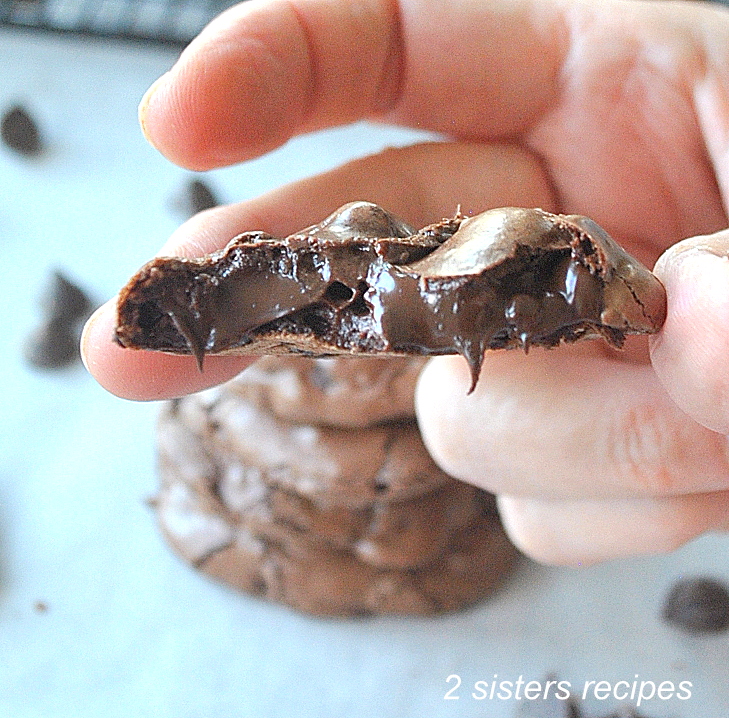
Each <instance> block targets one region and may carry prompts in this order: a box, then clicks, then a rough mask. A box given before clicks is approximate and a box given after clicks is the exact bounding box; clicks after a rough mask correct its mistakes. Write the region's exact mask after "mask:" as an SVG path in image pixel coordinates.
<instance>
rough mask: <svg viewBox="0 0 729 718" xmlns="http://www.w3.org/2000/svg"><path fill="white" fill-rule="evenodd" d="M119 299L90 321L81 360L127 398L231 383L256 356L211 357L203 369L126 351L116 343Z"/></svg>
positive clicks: (190, 361) (191, 362)
mask: <svg viewBox="0 0 729 718" xmlns="http://www.w3.org/2000/svg"><path fill="white" fill-rule="evenodd" d="M115 305H116V300H112V301H111V302H108V303H107V304H105V305H103V306H101V307H99V308H98V309H97V310H96V312H95V313H94V314H93V315H92V316H91V318H90V319H89V320H88V322H87V323H86V326H85V327H84V331H83V335H82V337H81V356H82V358H83V360H84V364H85V366H86V368H87V369H88V371H89V372H90V373H91V374H92V375H93V377H94V378H95V379H96V381H98V382H99V384H101V386H103V387H104V389H106V390H107V391H110V392H111V393H112V394H115V395H116V396H119V397H122V398H124V399H134V400H136V401H150V400H156V399H171V398H174V397H178V396H183V395H185V394H191V393H193V392H196V391H200V390H201V389H207V388H208V387H211V386H216V385H217V384H221V383H222V382H224V381H227V380H228V379H232V378H233V377H234V376H235V375H236V374H239V373H240V372H241V371H243V369H245V368H246V367H247V366H249V365H250V364H251V363H252V362H253V361H254V359H253V358H251V357H235V356H226V357H209V359H208V360H206V361H205V363H204V366H203V371H202V372H201V371H199V370H198V368H197V363H196V362H195V359H194V357H191V356H171V355H168V354H162V353H159V352H148V351H136V350H130V349H122V347H120V346H119V345H117V344H116V343H115V342H114V341H113V336H114V327H115V326H116V306H115Z"/></svg>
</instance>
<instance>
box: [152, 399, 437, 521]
mask: <svg viewBox="0 0 729 718" xmlns="http://www.w3.org/2000/svg"><path fill="white" fill-rule="evenodd" d="M177 423H181V424H184V425H185V426H187V427H188V428H190V429H191V430H192V431H193V432H194V433H195V434H196V435H197V436H199V437H201V438H202V439H203V440H204V445H205V447H212V448H213V450H214V451H215V452H216V453H217V452H221V453H226V454H227V455H229V456H230V457H231V460H232V461H233V460H235V461H238V462H240V463H241V464H243V465H245V466H248V467H255V470H256V471H259V472H260V473H261V474H262V475H263V477H264V479H265V482H266V483H267V484H271V485H275V486H278V487H280V488H282V489H286V490H289V491H292V492H296V493H298V494H300V495H302V496H306V497H309V498H314V499H321V500H326V501H327V502H328V503H331V504H336V505H339V506H346V507H348V508H357V507H362V506H368V505H370V504H371V503H372V502H373V501H375V500H388V501H392V500H400V499H406V498H411V497H414V496H418V495H421V494H424V493H426V492H428V491H430V490H431V489H434V488H437V487H439V486H442V485H443V484H445V483H446V482H447V481H449V480H450V477H449V476H448V475H447V474H446V473H445V472H443V471H442V470H441V469H440V468H438V466H436V464H435V463H434V462H433V460H432V459H431V458H430V456H429V454H428V452H427V450H426V449H425V446H424V445H423V442H422V439H421V438H420V432H419V431H418V427H417V425H416V424H415V422H414V421H400V422H390V423H388V424H382V425H377V426H373V427H369V428H365V429H359V430H357V431H353V430H346V429H339V428H333V427H325V426H315V425H303V424H293V423H290V422H285V421H281V420H279V419H276V418H275V417H274V416H273V415H271V414H269V413H268V412H266V411H264V410H262V409H261V408H260V407H257V406H256V405H255V404H252V403H250V402H248V401H246V400H245V399H243V398H242V397H240V396H238V395H237V394H235V393H234V392H233V391H229V390H228V388H227V385H226V386H225V387H222V388H218V389H210V390H207V391H205V392H201V393H200V394H197V395H194V396H191V397H186V398H184V399H180V400H178V401H177V402H176V404H175V411H174V414H170V413H167V414H165V415H163V416H162V418H161V422H160V425H161V430H162V431H164V430H165V427H166V426H167V425H168V424H177Z"/></svg>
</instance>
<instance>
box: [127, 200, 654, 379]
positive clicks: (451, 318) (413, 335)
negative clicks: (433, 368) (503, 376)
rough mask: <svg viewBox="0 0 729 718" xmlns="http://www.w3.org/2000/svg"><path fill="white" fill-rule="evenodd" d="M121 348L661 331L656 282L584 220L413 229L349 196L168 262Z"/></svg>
mask: <svg viewBox="0 0 729 718" xmlns="http://www.w3.org/2000/svg"><path fill="white" fill-rule="evenodd" d="M118 307H119V322H118V326H117V330H116V340H117V341H118V342H119V344H121V345H122V346H125V347H133V348H148V349H156V350H161V351H167V352H172V353H183V354H184V353H192V354H193V355H194V356H195V357H196V359H197V361H198V365H199V366H200V367H201V368H202V363H203V359H204V356H205V355H206V354H208V353H239V354H246V353H281V352H299V353H305V354H309V355H327V354H336V353H351V354H381V353H390V354H415V355H436V354H454V353H458V354H461V355H462V356H464V357H465V358H466V360H467V361H468V363H469V366H470V368H471V375H472V386H471V389H473V388H474V387H475V385H476V381H477V379H478V376H479V373H480V369H481V363H482V357H483V353H484V351H485V350H487V349H501V348H510V347H521V348H523V349H524V350H528V349H529V347H530V346H534V345H540V346H546V347H553V346H556V345H557V344H559V343H560V342H561V341H563V340H564V341H568V342H571V341H576V340H578V339H582V338H591V337H597V336H602V337H604V338H605V340H606V341H607V342H608V343H610V344H611V345H613V346H617V347H619V346H621V345H622V342H623V340H624V336H625V334H626V333H650V332H655V331H658V330H659V329H660V327H661V325H662V323H663V320H664V317H665V292H664V290H663V287H662V285H661V284H660V282H658V280H657V279H656V278H655V277H654V276H653V275H652V274H651V273H650V272H649V271H648V270H647V269H646V268H644V267H642V266H641V265H640V264H639V263H638V262H636V260H634V259H633V258H631V257H630V256H629V255H627V254H626V253H625V252H624V251H623V250H622V249H621V248H620V247H619V246H618V245H617V244H616V243H615V242H614V241H613V240H612V239H611V238H610V237H609V236H608V235H607V234H606V233H605V232H604V230H602V229H601V228H600V227H598V225H596V224H595V223H594V222H592V220H589V219H587V218H584V217H576V216H564V215H553V214H549V213H547V212H543V211H542V210H534V209H518V208H503V209H497V210H491V211H489V212H485V213H483V214H481V215H477V216H475V217H473V218H466V217H463V216H462V215H460V214H459V215H457V216H456V217H454V218H452V219H447V220H443V221H442V222H439V223H436V224H434V225H430V226H428V227H425V228H424V229H421V230H420V231H419V232H415V231H414V230H413V229H412V228H410V227H409V226H408V225H406V224H405V223H404V222H402V221H401V220H399V219H397V218H396V217H394V216H393V215H391V214H389V213H387V212H386V211H385V210H383V209H381V208H380V207H378V206H376V205H372V204H370V203H366V202H355V203H350V204H348V205H345V206H344V207H342V208H340V209H339V210H337V212H335V213H334V214H332V215H330V216H329V217H328V218H327V219H325V220H324V221H323V222H321V223H320V224H317V225H312V226H311V227H308V228H306V229H304V230H302V231H301V232H298V233H296V234H294V235H291V236H290V237H287V238H285V239H275V238H273V237H271V236H269V235H266V234H263V233H260V232H249V233H245V234H242V235H240V236H238V237H236V238H235V239H234V240H232V241H231V242H230V243H229V244H228V246H227V247H226V248H225V249H224V250H222V251H220V252H217V253H215V254H213V255H210V256H209V257H205V258H202V259H196V260H184V259H163V258H158V259H155V260H153V261H152V262H150V263H149V264H148V265H146V266H145V267H143V268H142V269H141V270H140V272H139V273H138V274H137V275H136V276H135V277H134V278H132V280H131V281H130V282H129V284H128V285H127V286H126V287H125V289H124V290H123V291H122V293H121V295H120V299H119V305H118Z"/></svg>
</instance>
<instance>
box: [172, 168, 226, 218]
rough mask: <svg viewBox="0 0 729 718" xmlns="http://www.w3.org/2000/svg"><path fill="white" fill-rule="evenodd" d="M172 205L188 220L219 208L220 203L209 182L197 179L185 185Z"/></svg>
mask: <svg viewBox="0 0 729 718" xmlns="http://www.w3.org/2000/svg"><path fill="white" fill-rule="evenodd" d="M172 204H173V206H174V208H175V210H176V211H177V212H179V214H181V215H183V216H184V217H185V218H188V217H192V216H194V215H196V214H197V213H198V212H202V211H203V210H205V209H211V208H212V207H217V206H218V205H219V204H220V202H219V201H218V198H217V197H216V196H215V192H213V190H212V188H211V187H210V185H209V184H208V183H207V182H205V181H203V180H201V179H198V178H195V179H190V180H188V181H187V182H186V183H185V185H184V186H183V188H182V190H181V191H180V192H179V194H178V195H177V196H175V197H174V198H173V200H172Z"/></svg>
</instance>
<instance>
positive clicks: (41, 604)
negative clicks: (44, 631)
mask: <svg viewBox="0 0 729 718" xmlns="http://www.w3.org/2000/svg"><path fill="white" fill-rule="evenodd" d="M33 608H34V609H35V610H36V612H37V613H46V612H47V611H48V604H47V603H46V602H45V601H36V602H35V603H34V604H33Z"/></svg>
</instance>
